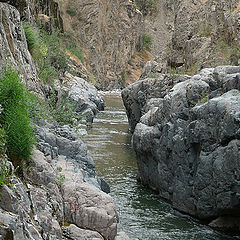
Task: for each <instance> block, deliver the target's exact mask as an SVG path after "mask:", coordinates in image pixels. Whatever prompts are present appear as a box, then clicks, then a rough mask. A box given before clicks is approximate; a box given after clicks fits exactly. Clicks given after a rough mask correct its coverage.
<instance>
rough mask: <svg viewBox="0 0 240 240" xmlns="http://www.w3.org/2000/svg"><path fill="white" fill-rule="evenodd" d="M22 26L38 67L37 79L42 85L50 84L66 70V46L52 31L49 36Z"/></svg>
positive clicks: (55, 32)
mask: <svg viewBox="0 0 240 240" xmlns="http://www.w3.org/2000/svg"><path fill="white" fill-rule="evenodd" d="M23 26H24V31H25V35H26V38H27V42H28V49H29V51H30V52H31V54H32V57H33V59H34V60H35V62H36V64H37V66H38V70H39V78H40V79H41V80H42V82H43V83H49V84H52V83H53V82H54V80H55V79H56V78H57V77H58V76H60V75H61V74H63V73H64V72H65V71H66V70H67V69H68V64H67V56H66V54H65V52H64V50H65V48H66V46H65V45H64V43H63V40H62V37H61V34H60V33H59V32H57V31H53V32H52V34H51V35H49V34H48V33H47V32H45V31H44V30H38V29H34V27H32V26H31V25H29V24H27V23H23Z"/></svg>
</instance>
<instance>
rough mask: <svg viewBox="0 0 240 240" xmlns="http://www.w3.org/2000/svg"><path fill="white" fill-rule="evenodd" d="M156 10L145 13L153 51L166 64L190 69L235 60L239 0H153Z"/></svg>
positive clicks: (237, 53)
mask: <svg viewBox="0 0 240 240" xmlns="http://www.w3.org/2000/svg"><path fill="white" fill-rule="evenodd" d="M156 4H157V9H158V10H157V12H156V13H155V14H153V15H152V16H147V17H146V21H145V29H146V31H147V32H148V33H149V34H151V35H152V37H153V42H154V46H153V53H154V55H155V56H156V57H157V59H158V61H159V62H161V63H162V65H163V66H162V69H163V71H165V72H166V71H167V68H174V69H178V68H180V70H182V72H183V71H184V70H188V71H189V72H190V73H194V72H195V71H196V70H198V69H199V68H201V67H210V66H213V67H214V66H217V65H219V64H230V63H231V64H234V65H236V64H238V60H239V58H240V56H239V55H240V54H239V51H238V46H239V38H240V35H239V27H240V22H239V19H240V1H239V0H227V1H226V0H218V1H215V0H194V1H190V0H181V1H180V0H177V1H156Z"/></svg>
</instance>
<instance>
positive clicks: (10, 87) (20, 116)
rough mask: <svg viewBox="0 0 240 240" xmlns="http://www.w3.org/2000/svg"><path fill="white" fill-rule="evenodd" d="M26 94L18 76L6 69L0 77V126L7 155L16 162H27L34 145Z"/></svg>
mask: <svg viewBox="0 0 240 240" xmlns="http://www.w3.org/2000/svg"><path fill="white" fill-rule="evenodd" d="M26 92H27V90H26V89H25V87H24V86H23V84H22V83H20V80H19V78H18V74H17V73H16V72H14V71H13V70H12V69H10V68H8V69H6V71H5V72H4V73H3V74H2V75H1V77H0V102H1V104H2V107H3V112H2V114H1V115H0V124H1V125H2V126H3V128H4V129H5V131H6V138H7V142H6V146H7V153H8V155H9V156H11V157H13V158H14V159H16V160H17V161H22V160H28V159H29V157H30V155H31V151H32V147H33V144H34V143H35V139H34V136H33V129H32V126H31V123H30V118H29V114H28V100H27V94H26Z"/></svg>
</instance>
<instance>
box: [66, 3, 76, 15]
mask: <svg viewBox="0 0 240 240" xmlns="http://www.w3.org/2000/svg"><path fill="white" fill-rule="evenodd" d="M66 13H67V14H69V15H70V16H71V17H74V16H76V14H77V11H76V10H75V9H74V8H72V7H70V6H68V7H67V10H66Z"/></svg>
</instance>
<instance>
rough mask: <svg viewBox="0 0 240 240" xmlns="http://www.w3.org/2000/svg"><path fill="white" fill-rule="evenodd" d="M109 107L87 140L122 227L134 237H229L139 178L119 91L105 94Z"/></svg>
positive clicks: (171, 239)
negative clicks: (184, 211) (169, 201)
mask: <svg viewBox="0 0 240 240" xmlns="http://www.w3.org/2000/svg"><path fill="white" fill-rule="evenodd" d="M105 100H106V105H107V106H106V109H105V111H104V112H100V113H99V114H98V115H97V117H96V118H95V119H94V124H93V127H92V128H91V129H90V130H89V131H88V135H87V136H86V137H85V138H84V142H85V143H86V144H87V145H88V148H89V150H90V151H91V152H92V155H93V158H94V161H95V164H96V169H97V173H98V175H99V176H100V177H102V178H104V180H106V181H107V182H108V184H109V185H110V187H111V193H110V194H111V196H112V197H113V198H114V199H115V201H116V204H117V206H118V213H119V218H120V228H121V229H122V230H124V231H125V232H127V234H128V235H129V236H130V237H131V239H134V238H138V239H140V240H158V239H161V240H195V239H196V240H227V239H233V238H228V237H227V236H223V235H220V234H218V233H217V232H214V231H213V230H211V229H210V228H208V227H206V226H204V225H201V224H199V223H197V222H196V221H193V220H192V219H191V218H189V217H187V216H183V215H181V214H180V213H178V212H177V211H174V210H173V209H172V208H171V206H170V205H169V204H167V203H165V202H164V201H162V200H161V199H160V198H159V197H158V196H157V195H155V194H154V193H152V192H151V191H149V190H147V189H145V188H144V187H142V186H140V185H139V184H138V183H137V181H136V176H137V165H136V158H135V155H134V152H133V150H132V148H131V135H130V134H129V133H128V121H127V116H126V113H125V109H124V106H123V103H122V100H121V97H120V95H119V94H107V95H105Z"/></svg>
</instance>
